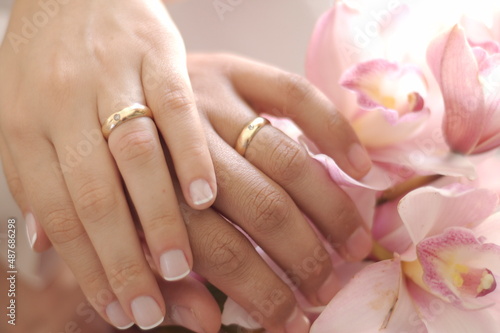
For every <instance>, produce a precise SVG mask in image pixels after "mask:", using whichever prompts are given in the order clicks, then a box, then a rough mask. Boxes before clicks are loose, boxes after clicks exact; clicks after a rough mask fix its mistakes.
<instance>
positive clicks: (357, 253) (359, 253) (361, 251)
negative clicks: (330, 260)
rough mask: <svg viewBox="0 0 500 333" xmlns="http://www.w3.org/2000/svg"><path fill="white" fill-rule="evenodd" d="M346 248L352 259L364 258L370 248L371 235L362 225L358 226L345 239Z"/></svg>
mask: <svg viewBox="0 0 500 333" xmlns="http://www.w3.org/2000/svg"><path fill="white" fill-rule="evenodd" d="M346 250H347V252H348V254H349V255H350V256H351V258H352V259H353V260H361V259H364V258H365V257H366V256H367V255H368V254H369V253H370V251H371V250H372V237H371V235H370V234H368V232H367V231H366V230H365V229H364V228H363V227H359V228H358V229H356V231H354V232H353V233H352V235H351V236H350V237H349V239H348V240H347V242H346Z"/></svg>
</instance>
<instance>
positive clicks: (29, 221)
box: [24, 213, 37, 249]
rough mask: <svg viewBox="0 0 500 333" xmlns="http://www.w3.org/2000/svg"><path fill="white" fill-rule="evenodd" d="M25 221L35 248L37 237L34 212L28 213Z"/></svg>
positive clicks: (32, 245)
mask: <svg viewBox="0 0 500 333" xmlns="http://www.w3.org/2000/svg"><path fill="white" fill-rule="evenodd" d="M24 221H25V223H26V234H27V235H28V242H29V244H30V246H31V249H33V247H34V246H35V242H36V239H37V233H36V221H35V217H34V216H33V214H31V213H28V214H26V217H25V218H24Z"/></svg>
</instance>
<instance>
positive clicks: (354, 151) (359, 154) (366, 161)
mask: <svg viewBox="0 0 500 333" xmlns="http://www.w3.org/2000/svg"><path fill="white" fill-rule="evenodd" d="M347 158H348V159H349V162H350V163H351V165H352V166H353V167H354V169H356V170H357V171H358V172H361V173H365V172H367V171H368V170H370V168H371V167H372V161H371V159H370V156H368V153H367V152H366V150H365V149H364V148H363V147H362V146H361V145H360V144H359V143H354V144H353V145H351V148H349V152H348V153H347Z"/></svg>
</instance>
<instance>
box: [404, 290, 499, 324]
mask: <svg viewBox="0 0 500 333" xmlns="http://www.w3.org/2000/svg"><path fill="white" fill-rule="evenodd" d="M407 286H408V290H409V292H410V295H411V297H412V299H413V301H414V303H415V305H416V307H417V309H418V313H419V314H420V318H421V319H422V321H423V322H424V323H425V327H426V329H427V332H428V333H443V332H454V333H469V332H481V333H498V325H497V323H496V319H495V318H493V317H492V316H491V314H490V313H489V312H488V311H466V310H462V309H459V308H457V307H455V306H453V305H452V304H450V303H447V302H445V301H443V300H441V299H439V298H436V297H435V296H433V295H431V294H429V293H428V292H426V291H424V290H423V289H421V288H420V287H418V286H417V285H416V284H414V283H413V282H408V283H407ZM424 332H425V331H424Z"/></svg>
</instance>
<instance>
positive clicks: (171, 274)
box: [160, 250, 191, 281]
mask: <svg viewBox="0 0 500 333" xmlns="http://www.w3.org/2000/svg"><path fill="white" fill-rule="evenodd" d="M160 265H161V272H162V274H163V278H164V279H165V280H167V281H177V280H181V279H182V278H184V277H186V276H187V275H188V274H189V273H190V272H191V269H190V268H189V264H188V262H187V260H186V256H185V255H184V252H183V251H182V250H170V251H168V252H165V253H164V254H162V255H161V257H160Z"/></svg>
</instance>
